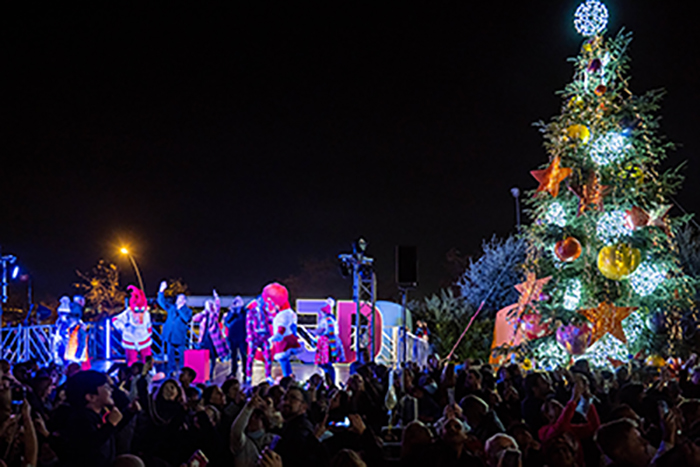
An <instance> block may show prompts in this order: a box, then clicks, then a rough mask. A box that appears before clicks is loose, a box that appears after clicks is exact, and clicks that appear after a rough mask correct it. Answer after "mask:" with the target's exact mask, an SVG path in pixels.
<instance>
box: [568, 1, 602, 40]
mask: <svg viewBox="0 0 700 467" xmlns="http://www.w3.org/2000/svg"><path fill="white" fill-rule="evenodd" d="M607 25H608V9H607V8H606V6H605V5H603V4H602V3H601V2H599V1H598V0H586V2H585V3H582V4H580V5H579V7H578V8H577V9H576V13H575V14H574V27H575V28H576V31H578V33H579V34H581V35H582V36H584V37H591V36H595V35H597V34H600V33H601V32H602V31H603V30H604V29H605V28H606V26H607Z"/></svg>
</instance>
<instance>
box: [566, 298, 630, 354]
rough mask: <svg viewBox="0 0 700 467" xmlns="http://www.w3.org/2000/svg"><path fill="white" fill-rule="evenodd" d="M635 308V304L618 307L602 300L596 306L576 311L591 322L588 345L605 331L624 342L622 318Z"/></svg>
mask: <svg viewBox="0 0 700 467" xmlns="http://www.w3.org/2000/svg"><path fill="white" fill-rule="evenodd" d="M636 309H637V307H636V306H624V307H620V306H615V305H613V304H612V303H608V302H602V303H601V304H600V305H598V307H597V308H586V309H582V310H578V311H577V312H578V313H579V314H582V315H583V316H585V317H586V319H588V321H590V322H591V323H593V332H592V333H591V343H590V345H593V343H594V342H596V341H597V340H598V339H600V338H601V337H603V336H604V335H606V334H607V333H610V334H612V336H613V337H615V338H616V339H617V340H619V341H620V342H622V343H623V344H626V343H627V336H625V331H624V330H623V329H622V320H624V319H625V318H627V317H628V316H629V315H631V314H632V312H633V311H635V310H636Z"/></svg>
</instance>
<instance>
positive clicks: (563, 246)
mask: <svg viewBox="0 0 700 467" xmlns="http://www.w3.org/2000/svg"><path fill="white" fill-rule="evenodd" d="M554 254H555V255H557V258H559V259H560V260H562V261H576V260H577V259H578V257H579V256H581V242H579V241H578V240H577V239H576V238H574V237H566V238H565V239H563V240H559V241H558V242H557V244H556V245H554Z"/></svg>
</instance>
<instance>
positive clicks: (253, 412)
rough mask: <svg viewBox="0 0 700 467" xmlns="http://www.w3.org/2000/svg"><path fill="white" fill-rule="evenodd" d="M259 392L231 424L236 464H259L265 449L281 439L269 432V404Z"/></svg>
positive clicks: (232, 450) (244, 466)
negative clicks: (267, 412)
mask: <svg viewBox="0 0 700 467" xmlns="http://www.w3.org/2000/svg"><path fill="white" fill-rule="evenodd" d="M258 393H259V391H258V390H257V389H256V391H255V393H254V394H253V396H252V397H251V398H250V399H248V402H246V404H245V405H244V406H243V408H242V409H241V411H240V413H239V414H238V416H237V417H236V419H235V420H234V421H233V424H232V425H231V435H230V438H229V443H230V444H229V448H230V449H231V453H232V454H233V456H234V465H236V466H242V467H254V466H257V463H258V458H259V457H260V456H261V454H262V453H263V451H264V450H265V449H266V448H268V447H272V448H274V447H275V446H276V445H277V442H278V441H279V436H277V435H275V434H273V433H270V432H269V429H270V421H269V419H268V417H267V414H266V409H267V404H266V403H265V401H264V400H263V398H262V397H260V395H259V394H258Z"/></svg>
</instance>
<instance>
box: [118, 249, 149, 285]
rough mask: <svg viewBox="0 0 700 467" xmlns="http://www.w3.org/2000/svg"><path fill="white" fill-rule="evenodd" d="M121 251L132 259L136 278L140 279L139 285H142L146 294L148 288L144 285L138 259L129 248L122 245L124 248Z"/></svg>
mask: <svg viewBox="0 0 700 467" xmlns="http://www.w3.org/2000/svg"><path fill="white" fill-rule="evenodd" d="M119 251H120V252H121V254H123V255H126V256H127V257H128V258H129V259H130V260H131V265H132V266H133V267H134V272H136V278H137V279H138V280H139V285H140V286H141V290H142V291H143V293H144V294H145V293H146V289H145V288H144V286H143V280H142V279H141V271H139V267H138V266H137V265H136V260H135V259H134V257H133V256H132V255H131V253H130V252H129V250H128V248H126V247H122V249H121V250H119Z"/></svg>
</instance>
